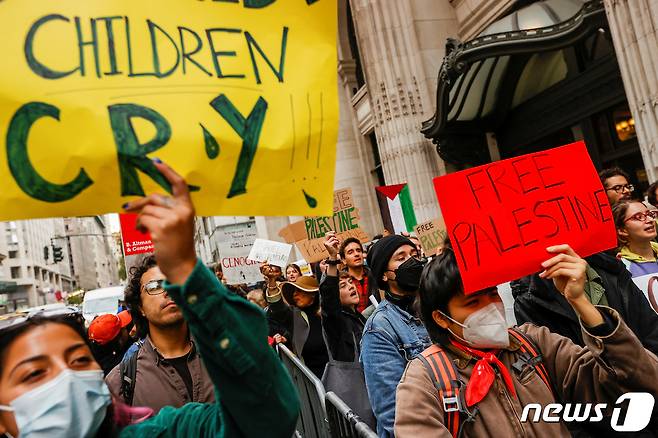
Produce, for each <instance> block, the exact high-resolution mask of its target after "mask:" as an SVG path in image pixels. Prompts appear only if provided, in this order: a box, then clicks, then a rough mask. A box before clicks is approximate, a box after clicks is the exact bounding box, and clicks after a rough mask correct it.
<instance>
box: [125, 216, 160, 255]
mask: <svg viewBox="0 0 658 438" xmlns="http://www.w3.org/2000/svg"><path fill="white" fill-rule="evenodd" d="M119 222H120V223H121V240H122V241H123V254H124V255H125V256H126V257H127V256H131V255H135V254H144V253H147V252H153V242H152V241H151V235H150V234H149V233H142V232H141V231H138V230H137V228H136V226H137V215H136V214H120V215H119Z"/></svg>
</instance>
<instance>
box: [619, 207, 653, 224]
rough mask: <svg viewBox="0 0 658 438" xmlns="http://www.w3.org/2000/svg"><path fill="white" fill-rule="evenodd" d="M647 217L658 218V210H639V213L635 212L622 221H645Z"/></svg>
mask: <svg viewBox="0 0 658 438" xmlns="http://www.w3.org/2000/svg"><path fill="white" fill-rule="evenodd" d="M648 218H651V219H653V220H656V219H658V210H649V211H644V212H643V211H641V212H639V213H635V214H634V215H633V216H631V217H629V218H628V219H626V220H625V221H624V223H626V222H628V221H638V222H646V220H647V219H648Z"/></svg>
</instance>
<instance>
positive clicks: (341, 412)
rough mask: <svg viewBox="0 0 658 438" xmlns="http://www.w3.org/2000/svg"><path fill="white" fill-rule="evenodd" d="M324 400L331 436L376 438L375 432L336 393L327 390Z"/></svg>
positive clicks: (338, 437)
mask: <svg viewBox="0 0 658 438" xmlns="http://www.w3.org/2000/svg"><path fill="white" fill-rule="evenodd" d="M325 401H326V403H325V408H326V412H327V419H328V421H329V430H330V432H331V436H332V437H333V438H377V434H376V433H375V432H373V430H372V429H370V427H368V425H367V424H366V423H364V422H363V421H361V419H360V418H359V416H358V415H356V414H355V413H354V412H353V411H352V409H350V407H349V406H347V405H346V404H345V402H344V401H343V400H341V398H340V397H338V396H337V395H336V394H334V393H333V392H331V391H329V392H328V393H327V394H326V396H325Z"/></svg>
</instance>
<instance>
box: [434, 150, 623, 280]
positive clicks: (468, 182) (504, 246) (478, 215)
mask: <svg viewBox="0 0 658 438" xmlns="http://www.w3.org/2000/svg"><path fill="white" fill-rule="evenodd" d="M434 189H435V190H436V195H437V197H438V199H439V204H440V205H441V212H442V213H443V218H444V219H445V223H446V229H447V232H448V236H449V238H450V242H451V243H452V247H453V249H454V251H455V255H456V256H457V262H458V264H459V270H460V272H461V276H462V280H463V283H464V290H465V292H466V293H471V292H475V291H478V290H482V289H484V288H487V287H491V286H496V285H498V284H501V283H504V282H506V281H509V280H514V279H517V278H520V277H523V276H525V275H529V274H532V273H535V272H537V271H539V270H540V264H541V262H543V261H545V260H547V259H549V258H550V257H551V255H550V254H549V253H548V252H547V251H546V247H548V246H551V245H556V244H562V243H568V244H569V245H571V247H572V248H573V249H574V250H575V251H576V252H577V253H578V254H579V255H580V256H581V257H585V256H588V255H591V254H594V253H597V252H599V251H603V250H606V249H609V248H612V247H614V246H615V245H616V244H617V240H616V233H615V227H614V221H613V219H612V211H611V210H610V205H609V203H608V198H607V196H606V193H605V190H604V189H603V187H602V186H601V182H600V180H599V177H598V175H597V173H596V170H595V169H594V165H593V164H592V161H591V159H590V157H589V155H588V153H587V148H586V147H585V143H583V142H582V141H581V142H578V143H573V144H570V145H567V146H562V147H559V148H555V149H551V150H548V151H543V152H537V153H533V154H528V155H523V156H521V157H515V158H509V159H507V160H502V161H497V162H494V163H490V164H486V165H484V166H479V167H474V168H472V169H467V170H463V171H461V172H456V173H452V174H449V175H445V176H441V177H438V178H434Z"/></svg>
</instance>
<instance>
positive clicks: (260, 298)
mask: <svg viewBox="0 0 658 438" xmlns="http://www.w3.org/2000/svg"><path fill="white" fill-rule="evenodd" d="M247 300H249V302H251V303H254V304H255V305H257V306H258V307H260V308H261V309H263V310H265V309H266V308H267V301H266V300H265V294H264V293H263V290H262V289H253V290H250V291H249V292H247Z"/></svg>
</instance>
